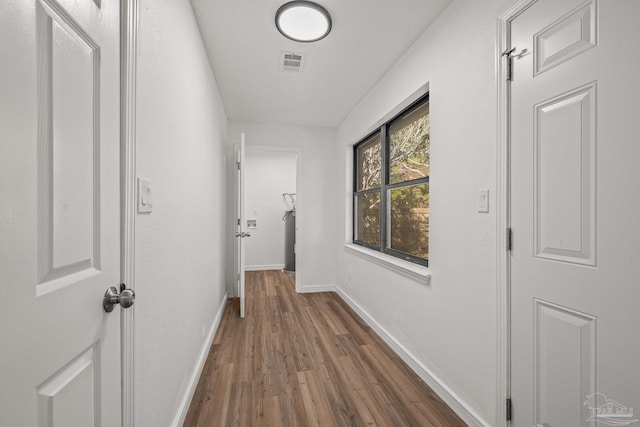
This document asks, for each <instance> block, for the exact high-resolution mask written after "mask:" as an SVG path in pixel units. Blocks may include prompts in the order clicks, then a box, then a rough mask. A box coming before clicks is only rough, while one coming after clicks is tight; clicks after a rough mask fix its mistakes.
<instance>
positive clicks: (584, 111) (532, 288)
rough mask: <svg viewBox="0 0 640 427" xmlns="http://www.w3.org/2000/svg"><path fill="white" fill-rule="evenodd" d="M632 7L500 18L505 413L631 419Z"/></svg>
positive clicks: (586, 421) (520, 421) (591, 4)
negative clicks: (506, 25)
mask: <svg viewBox="0 0 640 427" xmlns="http://www.w3.org/2000/svg"><path fill="white" fill-rule="evenodd" d="M639 19H640V2H639V1H637V0H615V1H614V0H599V1H598V0H586V1H585V0H538V1H536V2H533V3H532V4H531V5H530V6H529V7H528V8H527V9H526V10H525V11H524V12H523V13H522V14H520V15H519V16H517V17H516V18H515V20H513V22H512V25H511V46H512V47H514V48H515V52H514V57H513V66H514V69H513V81H512V82H511V138H510V140H511V163H510V168H511V225H512V230H513V249H512V252H511V257H512V258H511V391H512V399H513V424H512V425H514V426H518V427H525V426H526V427H531V426H533V425H543V426H549V427H578V426H594V427H595V426H596V425H628V424H629V423H634V422H636V421H637V420H638V418H639V417H638V415H639V414H633V409H632V408H636V410H637V409H640V369H639V368H638V363H639V361H640V334H639V333H638V326H639V325H640V281H639V280H638V264H639V263H640V244H639V243H638V242H639V241H640V220H639V214H638V212H639V211H640V200H639V199H638V184H639V183H640V167H638V159H640V137H639V132H638V117H640V86H639V85H638V82H637V75H638V70H639V69H640V54H638V46H640V23H639V22H638V20H639ZM638 425H640V423H638Z"/></svg>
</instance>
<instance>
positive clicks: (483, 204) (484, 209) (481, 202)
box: [478, 190, 489, 213]
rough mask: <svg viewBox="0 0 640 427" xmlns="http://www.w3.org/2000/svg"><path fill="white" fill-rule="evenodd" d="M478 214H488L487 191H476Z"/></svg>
mask: <svg viewBox="0 0 640 427" xmlns="http://www.w3.org/2000/svg"><path fill="white" fill-rule="evenodd" d="M478 212H479V213H488V212H489V190H478Z"/></svg>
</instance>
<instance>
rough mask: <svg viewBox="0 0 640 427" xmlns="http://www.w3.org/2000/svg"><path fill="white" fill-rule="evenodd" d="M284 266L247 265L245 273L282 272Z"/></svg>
mask: <svg viewBox="0 0 640 427" xmlns="http://www.w3.org/2000/svg"><path fill="white" fill-rule="evenodd" d="M283 268H284V264H271V265H245V266H244V271H266V270H282V269H283Z"/></svg>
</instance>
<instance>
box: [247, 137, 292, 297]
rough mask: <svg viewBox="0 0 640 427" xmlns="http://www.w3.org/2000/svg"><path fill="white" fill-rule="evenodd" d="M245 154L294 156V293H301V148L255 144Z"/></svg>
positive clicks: (249, 145) (250, 145)
mask: <svg viewBox="0 0 640 427" xmlns="http://www.w3.org/2000/svg"><path fill="white" fill-rule="evenodd" d="M245 149H246V152H249V151H251V152H254V153H255V152H259V151H266V152H271V153H274V152H275V153H291V154H295V155H296V230H295V232H296V246H295V255H296V288H295V289H296V292H297V293H301V292H302V290H301V289H302V277H303V274H302V273H303V254H302V250H301V248H302V246H301V245H300V242H302V241H303V240H302V239H303V230H302V227H300V224H301V223H302V221H301V218H302V212H304V209H303V208H302V207H303V206H304V197H301V195H303V194H304V193H303V192H302V191H301V189H302V180H301V178H300V177H301V171H302V148H299V147H283V146H277V145H256V144H246V146H245Z"/></svg>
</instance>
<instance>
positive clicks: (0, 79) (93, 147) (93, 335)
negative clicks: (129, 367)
mask: <svg viewBox="0 0 640 427" xmlns="http://www.w3.org/2000/svg"><path fill="white" fill-rule="evenodd" d="M119 8H120V2H119V1H118V0H83V1H77V0H32V1H22V0H9V1H2V2H0V54H1V55H2V57H1V58H0V60H1V61H2V66H0V123H1V127H0V144H1V146H0V149H1V152H0V288H1V289H2V298H0V425H2V426H7V427H9V426H16V427H17V426H20V427H36V426H38V427H43V426H105V427H106V426H118V425H120V419H121V402H120V400H121V390H120V382H121V368H120V316H119V309H116V310H115V311H114V312H113V313H110V314H107V313H105V312H104V310H103V308H102V300H103V295H104V293H105V290H106V289H107V288H108V287H110V286H119V283H120V281H119V279H120V187H119V186H120V174H119V162H120V157H119V87H120V86H119V83H120V70H119Z"/></svg>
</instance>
